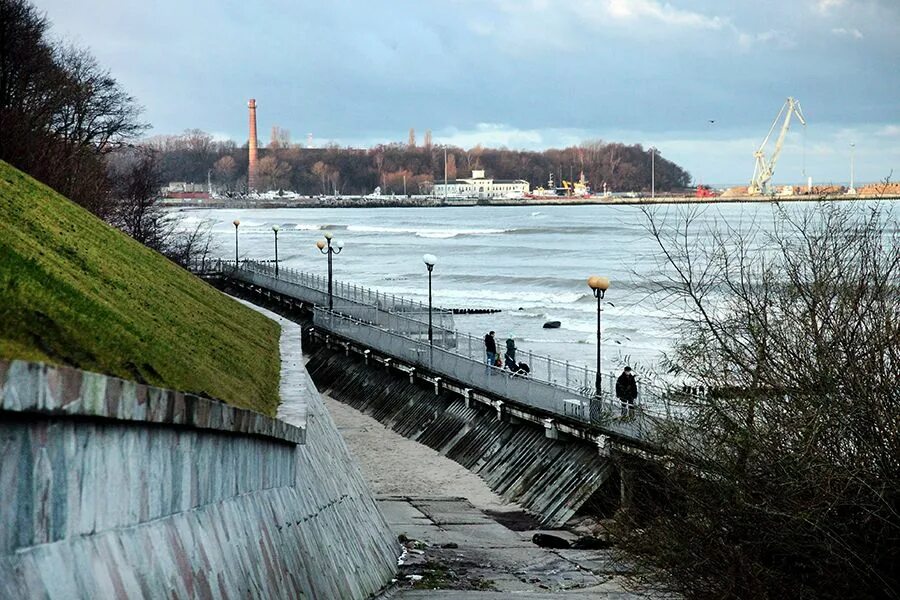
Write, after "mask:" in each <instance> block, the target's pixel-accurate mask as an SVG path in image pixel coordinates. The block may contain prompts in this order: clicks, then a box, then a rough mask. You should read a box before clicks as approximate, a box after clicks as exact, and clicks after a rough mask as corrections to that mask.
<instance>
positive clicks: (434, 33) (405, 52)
mask: <svg viewBox="0 0 900 600" xmlns="http://www.w3.org/2000/svg"><path fill="white" fill-rule="evenodd" d="M38 4H39V6H40V7H42V8H43V9H45V10H46V11H47V13H48V16H49V17H50V19H51V20H52V21H53V22H54V23H55V24H56V32H57V33H58V34H59V35H63V36H66V37H68V38H72V39H75V40H76V41H77V42H79V43H81V44H84V45H87V46H89V47H90V48H91V49H92V50H93V52H94V53H95V54H96V55H97V56H98V58H99V59H100V60H101V61H102V62H103V63H104V64H105V65H107V66H109V67H110V68H111V69H112V70H113V73H114V75H115V76H116V77H118V78H119V79H120V80H121V81H122V82H123V83H124V84H125V85H126V86H127V87H128V89H129V90H130V91H131V92H132V93H133V94H134V95H135V96H137V97H138V98H139V99H140V101H141V102H142V104H144V105H145V106H146V107H147V118H148V120H150V121H151V122H152V123H153V124H154V127H155V131H157V132H177V131H180V130H182V129H185V128H189V127H198V128H202V129H205V130H208V131H212V132H216V133H221V134H225V135H230V136H233V137H235V138H237V139H243V137H244V136H245V135H246V134H245V132H244V126H245V118H246V114H245V103H246V99H247V98H249V97H255V98H257V100H258V101H259V105H260V129H261V132H262V134H263V136H265V133H266V132H267V129H268V127H269V126H271V125H272V124H276V123H277V124H278V125H280V126H282V127H286V128H288V129H290V130H291V131H292V133H293V136H294V139H295V140H298V139H301V138H302V137H303V136H305V134H306V132H307V131H311V132H314V134H315V135H316V137H317V139H320V140H330V139H334V140H338V141H341V142H345V143H370V142H375V141H380V140H399V139H403V138H404V137H405V132H406V130H407V129H408V128H409V127H410V126H415V127H417V128H418V129H419V130H420V131H421V130H424V129H425V128H431V129H432V130H434V132H435V136H436V138H439V137H441V136H444V137H445V138H446V139H449V140H451V141H453V140H455V139H459V140H473V139H481V138H483V143H486V144H490V143H503V142H504V140H505V141H507V142H509V143H512V144H519V145H531V146H534V145H543V144H557V143H563V142H564V141H567V140H569V139H570V138H578V137H605V138H611V137H612V136H613V135H616V134H619V135H627V136H631V137H632V139H629V140H625V141H645V142H656V143H660V144H663V143H664V142H666V141H667V140H669V141H671V142H672V144H673V148H674V147H678V148H682V149H683V151H684V152H686V153H688V152H695V153H699V155H698V156H700V157H702V156H703V154H704V152H706V150H708V149H710V148H713V147H715V145H716V144H728V146H727V147H732V146H733V147H735V148H737V147H739V146H735V145H734V144H735V142H736V141H737V140H741V143H742V144H744V143H746V144H754V143H758V142H755V141H753V140H757V139H761V137H762V135H764V133H765V131H764V130H766V129H767V128H768V125H769V124H770V123H771V120H772V119H773V118H774V115H775V113H776V112H777V109H778V107H779V106H780V104H781V102H782V101H783V100H784V97H785V96H788V95H793V96H796V97H798V98H800V99H801V101H802V103H803V106H804V109H805V110H806V111H807V113H808V116H809V117H810V120H811V122H814V123H816V125H817V127H818V129H817V130H816V132H817V133H816V135H819V138H816V139H817V140H818V141H819V142H821V143H822V144H825V145H827V144H829V143H831V144H836V145H840V144H843V143H845V139H844V137H849V138H852V137H854V136H862V135H872V136H874V132H875V131H882V132H883V131H891V130H889V129H886V128H888V127H891V126H896V125H900V77H898V75H897V73H896V64H895V63H896V59H897V57H898V56H900V35H897V34H898V33H900V31H898V29H900V26H898V23H900V8H898V4H900V3H897V2H894V0H883V1H879V0H857V1H852V0H796V1H792V2H783V1H776V0H756V1H753V2H749V1H747V2H728V3H724V2H720V1H713V0H682V1H675V0H671V1H669V2H662V1H658V0H568V1H567V2H551V1H549V0H479V1H477V2H476V1H474V0H455V1H450V2H446V1H443V2H436V1H435V2H430V1H421V0H420V1H413V0H399V1H388V0H377V1H355V2H351V1H349V0H338V1H336V2H330V3H312V2H290V1H287V0H280V1H268V2H254V3H248V2H234V1H225V2H220V1H212V0H200V1H196V2H190V3H185V2H182V1H180V0H162V1H160V2H156V3H152V4H153V5H152V6H151V5H150V4H151V3H123V2H115V1H113V0H81V1H80V2H79V3H78V7H77V9H75V8H74V7H73V4H72V3H71V2H69V1H64V0H39V2H38ZM709 119H715V120H716V125H715V127H714V128H713V127H710V124H709V123H708V121H709ZM761 130H762V131H761ZM454 136H456V137H454ZM479 136H481V138H479ZM842 136H843V137H842ZM873 139H874V137H873ZM879 139H881V140H882V147H881V151H882V153H884V149H885V148H887V149H888V152H887V158H884V159H883V160H882V162H881V163H879V164H878V165H877V170H879V171H881V170H885V169H887V168H888V167H890V166H892V165H891V164H890V163H891V161H893V162H897V155H896V154H895V153H894V152H896V148H897V146H898V145H900V141H896V142H894V141H890V142H884V140H893V138H891V136H882V137H881V138H879ZM498 140H499V141H498ZM815 143H816V141H815V140H814V142H813V143H812V144H810V145H811V146H815ZM692 144H694V146H692ZM704 144H706V150H705V149H704ZM695 146H696V147H695ZM722 147H723V148H724V147H726V146H722ZM740 147H743V146H740ZM691 148H694V149H693V150H691ZM820 150H821V152H822V156H823V157H824V158H822V160H823V161H826V162H827V160H828V159H827V154H828V152H827V151H826V149H824V146H823V148H822V149H820ZM860 151H861V152H862V150H860ZM735 152H737V151H736V150H735ZM715 153H716V152H715V151H713V152H710V156H713V155H715ZM833 154H834V155H835V156H834V157H833V160H834V161H836V162H835V164H837V161H838V159H839V157H840V156H841V151H839V150H835V151H834V152H833ZM875 154H876V153H875V152H874V151H873V153H872V156H873V159H874V157H875ZM742 156H743V155H742V154H740V153H738V154H736V155H735V158H734V160H735V161H737V160H743V158H742ZM739 157H741V158H739ZM682 158H683V160H686V161H687V162H688V164H689V166H690V161H691V160H694V159H693V157H682ZM698 160H700V159H699V158H698ZM885 161H887V162H885ZM840 163H841V164H842V163H843V158H842V157H840ZM722 168H725V169H728V168H729V167H727V166H725V167H722ZM741 169H744V165H743V164H740V165H737V164H736V165H735V166H734V168H733V171H734V172H735V173H738V172H742V171H740V170H741ZM872 169H873V174H874V171H875V170H876V166H874V165H873V167H872ZM726 177H727V175H726Z"/></svg>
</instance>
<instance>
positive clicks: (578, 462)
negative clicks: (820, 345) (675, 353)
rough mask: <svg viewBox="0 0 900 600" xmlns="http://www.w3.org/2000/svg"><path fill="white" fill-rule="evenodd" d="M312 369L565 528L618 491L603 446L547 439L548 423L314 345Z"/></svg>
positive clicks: (339, 394)
mask: <svg viewBox="0 0 900 600" xmlns="http://www.w3.org/2000/svg"><path fill="white" fill-rule="evenodd" d="M308 350H309V351H310V352H311V353H310V355H309V356H310V359H309V361H308V362H307V364H306V366H307V369H308V370H309V374H310V376H311V377H312V379H313V381H315V382H316V385H317V386H318V387H319V389H320V390H322V392H323V393H328V394H329V395H331V396H332V397H333V398H335V399H336V400H339V401H341V402H344V403H346V404H349V405H351V406H353V407H354V408H356V409H357V410H360V411H362V412H364V413H366V414H368V415H370V416H372V417H374V418H375V419H378V420H379V421H381V422H382V423H384V424H385V425H386V426H387V427H390V428H391V429H393V430H394V431H396V432H397V433H400V434H401V435H403V436H405V437H407V438H410V439H412V440H416V441H418V442H421V443H423V444H425V445H427V446H429V447H431V448H433V449H435V450H437V451H438V452H440V453H441V454H444V455H445V456H447V457H449V458H452V459H453V460H455V461H456V462H458V463H460V464H461V465H463V466H464V467H466V468H468V469H469V470H471V471H473V472H475V473H477V474H478V475H480V476H481V478H482V479H484V480H485V482H486V483H487V484H488V485H489V486H490V487H491V489H493V490H494V491H495V492H497V493H498V494H499V495H501V496H502V497H503V498H505V499H507V500H510V501H512V502H517V503H519V504H520V505H521V506H523V507H524V508H526V509H528V510H530V511H531V512H533V513H535V514H537V515H539V516H540V518H541V521H542V523H543V524H544V525H547V526H561V525H562V524H564V523H565V522H566V521H568V520H569V519H570V518H572V517H573V516H574V515H575V513H576V512H577V511H578V510H579V509H580V508H581V507H582V506H583V505H585V503H587V502H589V501H591V500H592V499H593V500H598V499H600V498H601V497H602V498H603V499H604V502H606V501H607V500H608V497H609V496H610V495H613V496H617V493H618V489H617V487H616V485H615V482H616V478H615V477H614V475H615V469H614V465H613V462H612V460H611V459H610V458H608V457H603V456H600V454H599V452H598V450H597V448H596V447H591V445H589V444H585V443H582V442H579V441H574V440H553V439H548V438H547V437H546V436H545V434H544V431H543V429H542V428H539V427H535V426H534V425H531V424H524V423H515V422H510V421H509V420H506V421H504V420H500V419H498V415H497V412H496V411H494V410H492V409H486V408H484V407H480V406H478V405H475V404H472V405H470V406H467V405H466V402H465V401H464V400H463V399H462V398H460V397H459V396H458V395H455V394H451V393H447V392H441V393H440V394H435V392H434V389H433V388H431V389H429V388H428V387H425V386H422V385H421V384H418V383H413V382H411V381H410V380H409V378H407V377H403V376H402V375H401V374H400V373H398V372H396V371H390V370H388V369H386V368H385V367H384V366H383V365H381V364H379V363H375V362H374V361H373V362H370V364H368V365H366V364H365V363H364V362H363V361H362V360H360V359H359V358H357V357H356V356H355V355H350V356H347V355H345V353H344V352H342V351H339V350H331V349H328V348H327V347H324V346H321V347H318V348H315V349H312V348H308Z"/></svg>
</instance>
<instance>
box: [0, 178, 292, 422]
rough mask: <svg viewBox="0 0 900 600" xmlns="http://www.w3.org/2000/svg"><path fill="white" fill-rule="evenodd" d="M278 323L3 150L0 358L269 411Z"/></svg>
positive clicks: (273, 405) (275, 375) (272, 398)
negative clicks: (14, 162)
mask: <svg viewBox="0 0 900 600" xmlns="http://www.w3.org/2000/svg"><path fill="white" fill-rule="evenodd" d="M278 337H279V328H278V325H277V324H275V323H274V322H273V321H271V320H269V319H267V318H265V317H263V316H262V315H260V314H258V313H256V312H254V311H252V310H250V309H248V308H246V307H244V306H242V305H240V304H239V303H237V302H235V301H234V300H231V299H230V298H228V297H226V296H224V295H223V294H221V293H219V292H218V291H217V290H215V289H214V288H212V287H210V286H209V285H207V284H206V283H204V282H203V281H201V280H200V279H198V278H196V277H194V276H192V275H191V274H189V273H187V272H186V271H184V270H182V269H180V268H179V267H177V266H176V265H174V264H172V263H171V262H169V261H168V260H166V259H165V258H163V257H162V256H160V255H159V254H157V253H155V252H153V251H151V250H148V249H147V248H145V247H144V246H142V245H141V244H139V243H137V242H135V241H134V240H132V239H131V238H129V237H128V236H126V235H124V234H122V233H121V232H119V231H117V230H115V229H113V228H111V227H109V226H108V225H106V224H105V223H103V222H102V221H100V220H99V219H97V218H96V217H94V216H93V215H91V214H90V213H88V212H87V211H85V210H84V209H82V208H81V207H79V206H77V205H75V204H74V203H72V202H70V201H69V200H67V199H65V198H63V197H62V196H60V195H59V194H57V193H56V192H54V191H53V190H51V189H50V188H48V187H46V186H44V185H42V184H40V183H38V182H37V181H35V180H34V179H32V178H30V177H28V176H27V175H25V174H23V173H21V172H20V171H18V170H16V169H15V168H13V167H11V166H10V165H8V164H6V163H4V162H3V161H0V358H20V359H26V360H35V361H44V362H52V363H58V364H67V365H72V366H75V367H79V368H82V369H87V370H91V371H99V372H102V373H107V374H110V375H116V376H118V377H123V378H127V379H134V380H137V381H143V382H146V383H151V384H154V385H160V386H164V387H170V388H175V389H180V390H185V391H192V392H200V393H204V394H207V395H209V396H213V397H215V398H219V399H222V400H225V401H226V402H229V403H231V404H235V405H237V406H242V407H246V408H252V409H254V410H257V411H260V412H263V413H266V414H270V415H273V414H274V413H275V408H276V406H277V404H278V380H279V369H280V366H279V365H280V362H279V350H278Z"/></svg>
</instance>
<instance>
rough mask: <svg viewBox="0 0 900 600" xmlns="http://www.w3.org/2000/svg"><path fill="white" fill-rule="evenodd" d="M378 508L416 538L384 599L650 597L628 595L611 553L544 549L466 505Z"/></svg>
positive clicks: (392, 501)
mask: <svg viewBox="0 0 900 600" xmlns="http://www.w3.org/2000/svg"><path fill="white" fill-rule="evenodd" d="M379 505H380V506H381V508H382V511H383V512H384V514H385V515H386V516H387V519H388V521H389V523H390V524H391V527H392V528H394V531H395V532H396V533H397V534H398V535H399V534H400V533H403V534H405V535H406V536H407V537H408V538H410V539H411V541H410V542H408V543H407V548H408V552H407V555H406V557H405V558H404V564H403V565H402V566H401V568H400V574H399V575H398V584H397V587H396V588H394V589H393V590H390V591H389V592H387V593H386V594H385V596H384V597H389V598H403V599H413V598H438V599H441V598H444V599H447V600H450V599H456V598H459V599H463V600H482V599H483V600H503V599H504V598H517V599H523V598H525V599H533V600H543V599H550V598H560V597H563V598H573V599H576V600H577V599H580V598H638V597H645V596H644V595H642V594H637V593H635V592H632V591H629V590H628V589H626V584H627V583H628V580H627V577H626V576H627V574H628V573H629V572H630V571H629V570H628V568H627V565H621V564H620V563H618V562H617V561H616V560H615V559H614V557H613V556H612V553H611V551H609V550H550V549H545V548H540V547H538V546H536V545H535V544H533V543H532V542H531V535H532V533H533V532H531V531H528V532H524V531H512V530H510V529H507V528H506V527H504V526H502V525H500V524H499V523H497V522H496V521H494V520H493V519H491V518H490V517H489V516H487V515H485V514H484V513H482V512H481V511H479V510H478V509H476V508H475V507H474V506H472V505H471V504H470V503H469V502H468V501H466V500H465V499H462V498H433V497H430V498H417V497H396V496H395V497H388V498H380V499H379ZM552 533H554V534H558V533H563V535H565V533H564V532H556V531H554V532H552ZM448 546H449V547H448ZM423 588H424V589H423Z"/></svg>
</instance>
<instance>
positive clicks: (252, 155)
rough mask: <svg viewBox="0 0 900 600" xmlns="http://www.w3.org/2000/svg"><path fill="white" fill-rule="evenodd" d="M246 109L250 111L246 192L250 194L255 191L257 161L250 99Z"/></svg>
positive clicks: (252, 102) (253, 119)
mask: <svg viewBox="0 0 900 600" xmlns="http://www.w3.org/2000/svg"><path fill="white" fill-rule="evenodd" d="M247 108H249V109H250V139H249V140H248V142H247V147H248V151H249V159H250V160H249V163H248V166H247V191H249V192H252V191H253V190H255V189H256V159H257V154H258V150H257V139H256V100H255V99H253V98H250V101H249V102H247Z"/></svg>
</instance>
